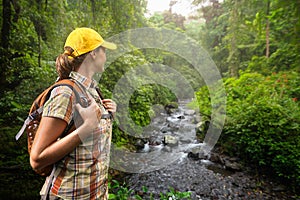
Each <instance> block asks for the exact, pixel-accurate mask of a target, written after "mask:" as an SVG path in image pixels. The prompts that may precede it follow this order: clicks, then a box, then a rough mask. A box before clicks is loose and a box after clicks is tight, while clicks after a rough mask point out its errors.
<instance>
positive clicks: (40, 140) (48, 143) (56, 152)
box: [30, 98, 101, 170]
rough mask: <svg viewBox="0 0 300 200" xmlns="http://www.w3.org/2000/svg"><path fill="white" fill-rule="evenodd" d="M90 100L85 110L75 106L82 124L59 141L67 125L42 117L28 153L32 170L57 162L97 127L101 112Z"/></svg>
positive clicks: (60, 121) (57, 120) (62, 121)
mask: <svg viewBox="0 0 300 200" xmlns="http://www.w3.org/2000/svg"><path fill="white" fill-rule="evenodd" d="M91 100H92V101H91V105H90V106H89V107H87V108H83V107H81V106H80V105H79V104H77V105H75V108H76V109H77V111H78V112H79V114H80V115H81V117H82V119H83V124H82V125H81V126H80V127H78V128H77V129H76V130H74V131H73V132H71V133H70V134H68V135H66V136H65V137H63V138H61V139H59V140H58V138H59V137H60V135H61V134H62V132H63V131H64V130H65V128H66V126H67V123H66V122H65V121H64V120H62V119H58V118H54V117H42V119H41V122H40V125H39V128H38V130H37V133H36V136H35V138H34V142H33V145H32V149H31V153H30V164H31V166H32V168H33V169H35V170H39V169H41V168H44V167H46V166H48V165H51V164H53V163H55V162H57V161H59V160H60V159H62V158H63V157H64V156H66V155H67V154H69V153H70V152H71V151H73V150H74V148H75V147H77V146H78V145H79V144H80V143H81V141H82V140H83V139H84V138H86V137H87V136H89V135H90V134H91V133H92V132H93V130H94V129H96V128H97V127H98V124H99V120H100V119H101V112H100V109H99V107H98V106H97V104H96V102H95V100H94V99H93V98H91Z"/></svg>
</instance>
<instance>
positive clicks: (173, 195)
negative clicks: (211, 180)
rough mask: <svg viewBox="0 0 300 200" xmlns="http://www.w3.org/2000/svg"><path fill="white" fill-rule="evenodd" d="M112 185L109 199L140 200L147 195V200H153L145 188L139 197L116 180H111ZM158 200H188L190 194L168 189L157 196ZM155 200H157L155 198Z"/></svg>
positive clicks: (152, 196)
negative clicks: (132, 199) (131, 199)
mask: <svg viewBox="0 0 300 200" xmlns="http://www.w3.org/2000/svg"><path fill="white" fill-rule="evenodd" d="M112 183H113V184H112V185H110V186H109V187H110V188H111V191H113V193H112V194H109V199H116V200H127V199H130V198H132V197H134V199H136V200H142V199H143V196H144V195H145V194H147V196H149V198H148V197H147V199H150V200H154V195H153V194H152V193H150V194H149V191H148V189H147V188H146V187H143V188H142V191H141V192H140V195H139V194H137V191H134V190H130V189H128V187H127V186H126V185H125V184H122V185H121V184H120V183H119V182H118V181H116V180H112ZM159 196H160V197H159V199H160V200H170V199H172V200H180V199H186V200H190V199H191V198H190V197H191V193H190V192H180V191H176V190H175V189H174V188H172V187H170V188H169V191H168V192H166V193H160V195H159ZM156 199H157V198H156Z"/></svg>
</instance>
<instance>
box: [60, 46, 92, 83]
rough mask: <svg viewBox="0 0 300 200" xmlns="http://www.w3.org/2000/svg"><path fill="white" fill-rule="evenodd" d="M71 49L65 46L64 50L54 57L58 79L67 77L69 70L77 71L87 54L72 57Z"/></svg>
mask: <svg viewBox="0 0 300 200" xmlns="http://www.w3.org/2000/svg"><path fill="white" fill-rule="evenodd" d="M73 51H74V50H73V49H72V48H71V47H65V52H64V53H63V54H60V55H59V56H57V58H56V63H55V66H56V71H57V73H58V75H59V79H60V80H62V79H66V78H68V77H69V75H70V73H71V71H77V70H78V68H79V67H80V65H81V64H82V62H83V60H84V59H85V57H86V55H87V53H86V54H82V55H80V56H77V57H72V53H73Z"/></svg>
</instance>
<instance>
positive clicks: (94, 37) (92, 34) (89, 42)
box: [64, 27, 117, 57]
mask: <svg viewBox="0 0 300 200" xmlns="http://www.w3.org/2000/svg"><path fill="white" fill-rule="evenodd" d="M67 46H68V47H71V48H72V49H74V52H73V53H72V55H71V56H73V57H77V56H80V55H82V54H85V53H87V52H89V51H92V50H94V49H96V48H97V47H99V46H103V47H105V48H107V49H111V50H114V49H116V48H117V45H115V44H114V43H111V42H107V41H105V40H104V39H103V38H102V37H101V35H100V34H99V33H97V32H96V31H95V30H93V29H91V28H85V27H83V28H76V29H75V30H73V31H72V32H71V33H70V34H69V36H68V37H67V40H66V43H65V46H64V47H67Z"/></svg>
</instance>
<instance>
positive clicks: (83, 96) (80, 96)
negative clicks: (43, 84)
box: [15, 79, 89, 140]
mask: <svg viewBox="0 0 300 200" xmlns="http://www.w3.org/2000/svg"><path fill="white" fill-rule="evenodd" d="M59 86H67V87H69V88H70V89H71V90H72V91H73V93H74V94H75V98H76V102H79V103H80V105H81V106H83V107H87V106H88V105H89V100H88V96H87V93H86V92H85V90H84V89H83V88H82V87H80V86H79V85H78V84H77V83H76V81H75V80H73V79H63V80H60V81H58V82H56V83H54V84H53V85H51V86H50V87H49V88H47V89H46V90H44V91H43V92H42V93H41V94H40V95H39V96H38V97H37V98H36V100H35V101H34V103H33V104H32V106H31V108H30V112H29V113H31V114H30V115H28V117H27V118H26V120H25V121H24V123H23V126H22V128H21V129H20V130H19V132H18V133H17V135H16V136H15V139H16V140H19V138H20V137H21V136H22V135H23V133H24V131H25V128H26V127H27V125H28V124H29V123H30V122H31V121H32V120H33V119H36V117H37V116H39V115H41V113H42V112H43V108H44V104H45V102H46V101H47V100H48V99H49V98H50V95H51V91H52V90H53V89H54V88H56V87H59ZM36 108H37V109H36ZM33 110H35V111H33ZM72 120H73V119H72ZM73 125H74V122H72V121H71V122H70V123H69V124H68V126H67V127H66V129H65V131H64V132H63V134H64V135H65V134H66V133H68V131H69V130H70V129H71V128H72V126H73Z"/></svg>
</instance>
